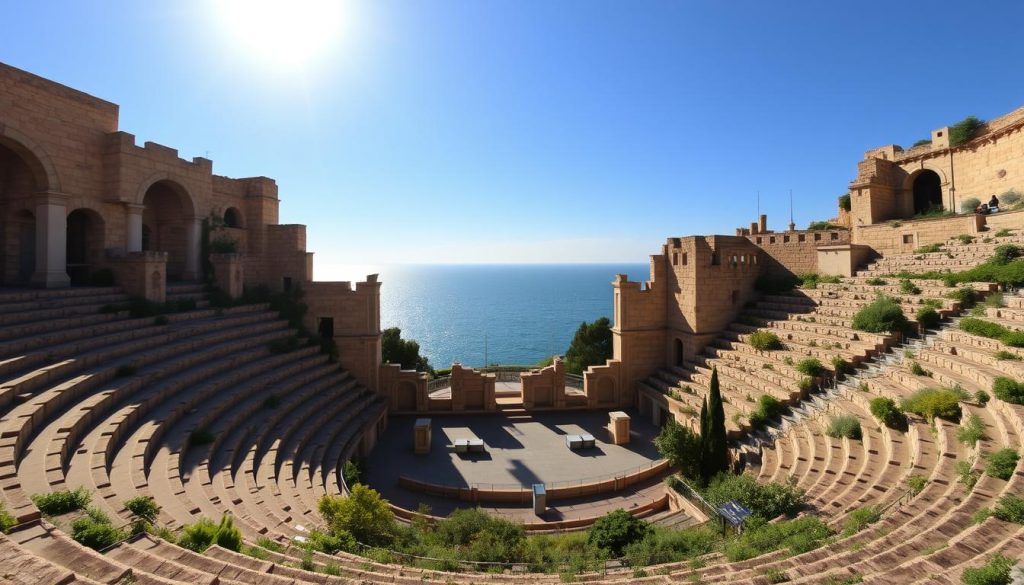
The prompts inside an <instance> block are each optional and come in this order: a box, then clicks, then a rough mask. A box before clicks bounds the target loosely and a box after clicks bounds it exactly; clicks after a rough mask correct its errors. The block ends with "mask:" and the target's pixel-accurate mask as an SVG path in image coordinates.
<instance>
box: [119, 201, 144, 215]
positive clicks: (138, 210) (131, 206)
mask: <svg viewBox="0 0 1024 585" xmlns="http://www.w3.org/2000/svg"><path fill="white" fill-rule="evenodd" d="M122 204H123V205H124V208H125V211H127V212H128V213H130V214H132V215H142V212H143V211H145V210H146V206H145V205H142V204H140V203H132V202H130V201H123V202H122Z"/></svg>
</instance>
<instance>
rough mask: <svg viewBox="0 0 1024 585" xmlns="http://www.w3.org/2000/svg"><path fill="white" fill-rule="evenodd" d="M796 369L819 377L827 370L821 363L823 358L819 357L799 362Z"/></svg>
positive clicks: (807, 374)
mask: <svg viewBox="0 0 1024 585" xmlns="http://www.w3.org/2000/svg"><path fill="white" fill-rule="evenodd" d="M796 371H798V372H800V373H801V374H803V375H805V376H810V377H812V378H817V377H818V376H820V375H821V374H822V372H824V371H825V366H823V365H821V360H819V359H818V358H807V359H803V360H800V361H799V362H797V364H796Z"/></svg>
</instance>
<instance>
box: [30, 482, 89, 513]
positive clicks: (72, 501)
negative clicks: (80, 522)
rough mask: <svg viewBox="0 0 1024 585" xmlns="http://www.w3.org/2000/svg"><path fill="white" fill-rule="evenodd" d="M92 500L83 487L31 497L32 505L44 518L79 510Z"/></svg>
mask: <svg viewBox="0 0 1024 585" xmlns="http://www.w3.org/2000/svg"><path fill="white" fill-rule="evenodd" d="M91 500H92V494H90V493H89V492H88V491H86V489H85V488H84V487H80V488H78V489H75V490H71V491H68V490H61V491H57V492H50V493H48V494H36V495H34V496H32V503H33V504H35V505H36V507H37V508H39V511H40V512H42V514H43V515H44V516H59V515H61V514H67V513H68V512H73V511H75V510H81V509H82V508H85V507H86V506H88V505H89V502H90V501H91Z"/></svg>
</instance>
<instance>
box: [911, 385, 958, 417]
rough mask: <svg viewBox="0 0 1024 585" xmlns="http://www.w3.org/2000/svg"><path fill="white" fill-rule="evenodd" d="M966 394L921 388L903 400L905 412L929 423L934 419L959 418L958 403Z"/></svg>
mask: <svg viewBox="0 0 1024 585" xmlns="http://www.w3.org/2000/svg"><path fill="white" fill-rule="evenodd" d="M966 394H967V393H966V392H964V391H963V390H959V389H955V388H922V389H921V390H918V391H917V392H914V393H913V394H911V395H910V396H908V397H907V398H904V399H903V404H902V405H901V406H902V408H903V410H904V411H905V412H913V413H914V414H917V415H919V416H922V417H924V418H925V419H926V420H928V421H929V422H931V421H934V420H935V417H940V418H944V419H947V420H956V419H958V418H960V401H961V400H964V399H966V398H968V396H965V395H966Z"/></svg>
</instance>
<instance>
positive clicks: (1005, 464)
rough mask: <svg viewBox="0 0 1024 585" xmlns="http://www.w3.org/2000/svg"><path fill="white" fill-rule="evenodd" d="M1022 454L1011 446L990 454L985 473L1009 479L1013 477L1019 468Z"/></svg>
mask: <svg viewBox="0 0 1024 585" xmlns="http://www.w3.org/2000/svg"><path fill="white" fill-rule="evenodd" d="M1019 460H1020V455H1018V454H1017V452H1016V451H1014V450H1013V449H1010V448H1009V447H1006V448H1003V449H1000V450H998V451H996V452H994V453H992V454H991V455H989V456H988V464H987V465H986V466H985V473H987V474H989V475H991V476H992V477H998V478H999V479H1003V480H1008V479H1010V478H1011V477H1013V472H1014V471H1015V470H1016V469H1017V461H1019Z"/></svg>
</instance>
